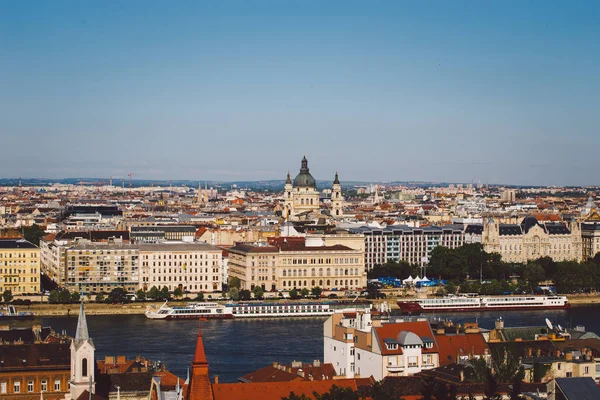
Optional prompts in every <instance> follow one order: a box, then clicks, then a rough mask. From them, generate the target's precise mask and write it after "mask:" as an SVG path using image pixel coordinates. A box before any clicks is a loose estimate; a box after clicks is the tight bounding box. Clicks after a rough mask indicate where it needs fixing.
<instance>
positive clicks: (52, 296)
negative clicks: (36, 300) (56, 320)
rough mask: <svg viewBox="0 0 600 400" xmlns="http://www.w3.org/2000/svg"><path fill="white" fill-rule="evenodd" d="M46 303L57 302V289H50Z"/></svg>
mask: <svg viewBox="0 0 600 400" xmlns="http://www.w3.org/2000/svg"><path fill="white" fill-rule="evenodd" d="M48 303H50V304H57V303H58V290H56V289H55V290H51V291H50V294H49V295H48Z"/></svg>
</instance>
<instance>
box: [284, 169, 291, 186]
mask: <svg viewBox="0 0 600 400" xmlns="http://www.w3.org/2000/svg"><path fill="white" fill-rule="evenodd" d="M285 184H286V185H291V184H292V178H290V171H288V174H287V179H286V180H285Z"/></svg>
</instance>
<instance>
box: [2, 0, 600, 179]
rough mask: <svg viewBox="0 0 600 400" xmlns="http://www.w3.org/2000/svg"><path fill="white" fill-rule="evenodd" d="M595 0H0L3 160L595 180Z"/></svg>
mask: <svg viewBox="0 0 600 400" xmlns="http://www.w3.org/2000/svg"><path fill="white" fill-rule="evenodd" d="M599 20H600V2H598V1H585V2H579V1H568V2H567V1H560V2H557V1H497V2H489V1H413V2H404V1H363V2H355V1H326V2H323V1H308V0H306V1H291V0H290V1H283V0H280V1H223V2H214V1H211V2H209V1H206V2H203V1H174V2H165V1H160V2H158V1H157V2H153V1H148V0H146V1H126V2H116V1H104V2H80V1H73V2H71V1H60V0H59V1H30V2H28V1H13V2H9V1H5V2H0V60H1V61H0V149H1V154H2V155H1V156H0V177H18V176H23V177H48V178H58V177H82V176H85V177H99V178H107V177H109V176H111V175H112V176H114V177H125V176H126V174H127V173H128V172H133V173H135V174H137V177H138V178H144V179H199V180H208V179H210V180H241V179H249V180H259V179H283V178H285V174H286V172H287V171H288V169H289V170H291V172H292V174H294V173H296V171H297V170H298V168H299V167H300V160H301V158H302V156H303V155H304V154H306V156H307V158H308V160H309V166H310V167H311V172H312V173H313V175H314V176H315V177H316V178H317V179H333V175H334V173H335V171H336V170H338V171H339V173H340V179H341V180H371V181H388V180H428V181H429V180H430V181H454V182H471V181H472V180H473V181H475V182H477V181H479V180H481V181H482V182H490V183H509V184H557V185H567V184H568V185H585V184H587V185H600V174H599V173H598V171H599V170H600V157H598V151H599V149H600V128H599V127H600V24H598V21H599Z"/></svg>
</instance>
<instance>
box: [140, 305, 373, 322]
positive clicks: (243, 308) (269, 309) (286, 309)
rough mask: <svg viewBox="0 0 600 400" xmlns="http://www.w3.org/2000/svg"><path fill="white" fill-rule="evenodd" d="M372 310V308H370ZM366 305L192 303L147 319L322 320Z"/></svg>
mask: <svg viewBox="0 0 600 400" xmlns="http://www.w3.org/2000/svg"><path fill="white" fill-rule="evenodd" d="M367 306H370V305H367ZM364 307H365V305H364V304H362V303H361V304H352V305H349V304H346V303H339V304H338V303H319V302H298V303H295V302H289V303H287V302H286V303H279V302H272V303H271V302H263V303H258V302H257V303H253V302H248V303H233V304H225V305H223V304H218V303H188V305H186V306H173V307H170V306H169V305H168V304H167V302H165V303H164V304H163V305H162V306H161V307H160V308H158V309H157V308H155V307H153V306H149V307H147V308H146V312H145V315H146V317H147V318H150V319H166V320H170V319H199V318H203V319H204V318H206V319H230V318H281V317H322V316H328V315H331V314H333V313H334V312H335V311H339V310H348V311H356V309H358V308H364Z"/></svg>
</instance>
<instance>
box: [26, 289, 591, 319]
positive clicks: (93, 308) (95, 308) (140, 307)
mask: <svg viewBox="0 0 600 400" xmlns="http://www.w3.org/2000/svg"><path fill="white" fill-rule="evenodd" d="M568 298H569V303H570V304H571V305H572V306H574V307H580V306H587V305H594V304H600V295H596V294H594V295H571V296H568ZM396 300H397V299H396V298H389V299H387V303H388V304H389V305H390V306H391V307H392V308H393V309H394V308H397V305H396ZM324 301H326V300H324ZM329 301H331V300H329ZM381 301H382V300H379V301H376V302H381ZM185 304H187V301H176V302H169V305H185ZM150 305H153V306H154V307H156V308H159V307H160V306H161V305H162V302H153V303H139V302H138V303H136V302H133V303H129V304H105V303H87V302H86V303H85V313H86V314H87V315H140V314H144V312H145V311H146V307H148V306H150ZM17 310H19V311H25V310H27V311H31V312H33V313H34V314H35V315H36V316H39V317H51V316H68V315H74V316H76V315H77V314H78V313H79V304H48V303H42V304H39V303H37V304H31V305H30V306H17Z"/></svg>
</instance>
